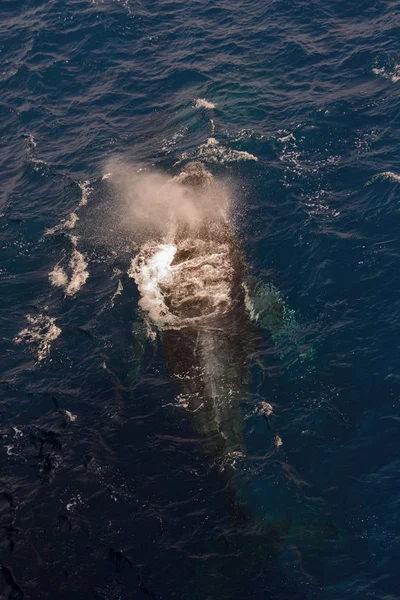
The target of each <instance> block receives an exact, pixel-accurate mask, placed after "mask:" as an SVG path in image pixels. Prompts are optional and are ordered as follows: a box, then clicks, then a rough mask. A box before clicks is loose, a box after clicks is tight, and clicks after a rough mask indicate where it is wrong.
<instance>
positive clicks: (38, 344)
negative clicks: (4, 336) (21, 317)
mask: <svg viewBox="0 0 400 600" xmlns="http://www.w3.org/2000/svg"><path fill="white" fill-rule="evenodd" d="M26 320H27V321H28V323H29V325H28V327H26V328H24V329H22V330H21V331H20V332H19V334H18V335H17V336H16V337H15V338H14V342H15V343H16V344H22V343H24V344H26V345H27V346H28V347H29V348H30V349H31V350H32V351H33V352H34V353H35V354H36V357H37V359H38V361H41V360H43V359H44V358H45V357H46V356H47V355H48V354H49V352H50V348H51V344H52V342H54V340H56V339H57V338H58V337H59V335H60V334H61V329H60V327H57V325H56V324H55V321H56V319H55V318H53V317H49V316H48V315H45V314H40V315H36V316H33V315H26Z"/></svg>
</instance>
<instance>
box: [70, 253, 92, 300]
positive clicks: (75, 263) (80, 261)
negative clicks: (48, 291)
mask: <svg viewBox="0 0 400 600" xmlns="http://www.w3.org/2000/svg"><path fill="white" fill-rule="evenodd" d="M87 266H88V263H87V262H86V259H85V256H84V255H83V254H82V252H79V251H78V250H77V249H76V248H74V249H73V251H72V254H71V259H70V261H69V267H70V269H71V276H70V280H69V283H68V285H67V287H66V288H65V293H66V295H67V296H74V295H75V294H76V293H77V292H79V290H80V289H81V287H82V286H84V285H85V283H86V280H87V278H88V277H89V272H88V271H87V270H86V269H87Z"/></svg>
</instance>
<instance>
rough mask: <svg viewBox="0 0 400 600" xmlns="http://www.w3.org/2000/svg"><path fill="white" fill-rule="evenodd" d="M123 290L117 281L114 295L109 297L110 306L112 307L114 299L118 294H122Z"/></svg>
mask: <svg viewBox="0 0 400 600" xmlns="http://www.w3.org/2000/svg"><path fill="white" fill-rule="evenodd" d="M123 289H124V286H123V285H122V282H121V280H120V279H119V280H118V285H117V289H116V290H115V292H114V294H113V295H112V297H111V306H114V302H115V298H116V297H117V296H119V295H120V294H122V292H123Z"/></svg>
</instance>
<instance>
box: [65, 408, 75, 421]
mask: <svg viewBox="0 0 400 600" xmlns="http://www.w3.org/2000/svg"><path fill="white" fill-rule="evenodd" d="M64 412H65V415H66V416H67V417H68V419H69V421H71V422H72V423H74V421H76V419H77V417H76V415H74V414H73V413H72V412H71V411H69V410H66V411H64Z"/></svg>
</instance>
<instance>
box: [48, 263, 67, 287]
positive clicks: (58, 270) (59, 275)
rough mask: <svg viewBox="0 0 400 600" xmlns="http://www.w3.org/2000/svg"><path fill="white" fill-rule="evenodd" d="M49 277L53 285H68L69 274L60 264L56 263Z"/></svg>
mask: <svg viewBox="0 0 400 600" xmlns="http://www.w3.org/2000/svg"><path fill="white" fill-rule="evenodd" d="M49 279H50V282H51V285H53V286H54V287H66V286H67V285H68V276H67V274H66V272H65V271H64V269H63V268H62V267H60V266H59V265H56V266H55V267H54V269H53V270H52V271H51V272H50V273H49Z"/></svg>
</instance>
